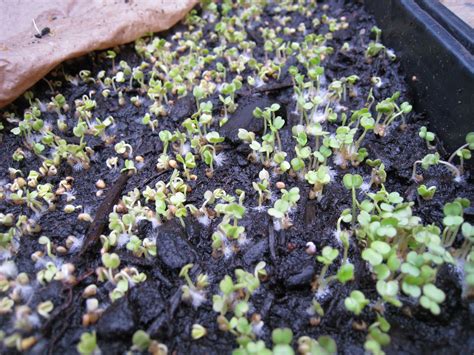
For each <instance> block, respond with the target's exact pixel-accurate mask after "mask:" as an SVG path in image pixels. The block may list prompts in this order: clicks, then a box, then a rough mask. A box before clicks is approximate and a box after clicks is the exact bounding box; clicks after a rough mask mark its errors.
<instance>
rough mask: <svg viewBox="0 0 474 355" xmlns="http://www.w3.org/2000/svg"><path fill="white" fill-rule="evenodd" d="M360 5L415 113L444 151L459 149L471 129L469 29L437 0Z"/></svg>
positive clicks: (378, 0)
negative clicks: (390, 55)
mask: <svg viewBox="0 0 474 355" xmlns="http://www.w3.org/2000/svg"><path fill="white" fill-rule="evenodd" d="M364 2H365V5H366V8H367V9H368V10H369V12H371V13H372V14H373V15H374V16H375V19H376V21H377V23H378V26H379V27H380V28H381V29H382V31H383V32H382V38H383V42H384V44H386V45H387V46H389V47H391V48H393V49H394V50H395V53H396V54H397V57H398V58H399V59H400V61H401V65H402V67H403V69H404V71H405V73H406V75H407V78H408V81H409V83H410V88H411V91H412V92H411V95H412V96H413V100H414V102H413V104H414V107H415V109H416V111H417V112H424V113H426V116H427V119H428V120H429V121H430V123H431V124H430V129H431V130H432V131H434V132H435V133H436V134H437V135H438V136H439V138H440V139H441V140H443V141H444V143H445V147H446V148H447V149H448V150H450V151H452V150H454V149H456V148H458V147H459V146H460V145H462V144H463V143H464V138H465V136H466V134H467V133H468V132H471V131H474V57H473V50H474V30H473V29H472V28H471V27H470V26H469V25H467V24H465V23H464V22H463V21H462V20H460V19H459V18H458V17H457V16H456V15H454V14H453V13H452V12H451V11H449V10H448V9H447V8H446V7H445V6H444V5H442V4H441V3H440V2H439V1H438V0H365V1H364ZM471 165H472V162H471Z"/></svg>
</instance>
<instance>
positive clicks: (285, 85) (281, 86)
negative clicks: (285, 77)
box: [254, 82, 293, 92]
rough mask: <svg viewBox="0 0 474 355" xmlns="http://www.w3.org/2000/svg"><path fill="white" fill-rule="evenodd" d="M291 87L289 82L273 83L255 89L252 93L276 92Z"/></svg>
mask: <svg viewBox="0 0 474 355" xmlns="http://www.w3.org/2000/svg"><path fill="white" fill-rule="evenodd" d="M292 86H293V84H292V83H291V82H282V83H275V84H269V85H265V86H262V87H259V88H256V89H255V90H254V92H268V91H278V90H282V89H287V88H291V87H292Z"/></svg>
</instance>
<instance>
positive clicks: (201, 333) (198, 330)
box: [191, 324, 207, 340]
mask: <svg viewBox="0 0 474 355" xmlns="http://www.w3.org/2000/svg"><path fill="white" fill-rule="evenodd" d="M206 334H207V329H206V328H204V327H203V326H202V325H201V324H193V327H192V330H191V337H192V338H193V339H194V340H198V339H201V338H202V337H205V336H206Z"/></svg>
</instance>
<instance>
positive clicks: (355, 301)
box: [344, 290, 369, 316]
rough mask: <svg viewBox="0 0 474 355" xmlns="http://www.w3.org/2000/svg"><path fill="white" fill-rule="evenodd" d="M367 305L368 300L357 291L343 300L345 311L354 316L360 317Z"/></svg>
mask: <svg viewBox="0 0 474 355" xmlns="http://www.w3.org/2000/svg"><path fill="white" fill-rule="evenodd" d="M368 304H369V300H368V299H367V298H365V296H364V294H363V293H362V292H361V291H359V290H354V291H352V292H351V294H350V296H349V297H346V299H345V300H344V306H345V307H346V309H347V310H348V311H350V312H352V313H354V314H355V315H356V316H358V315H360V314H361V313H362V311H363V309H364V308H365V306H367V305H368Z"/></svg>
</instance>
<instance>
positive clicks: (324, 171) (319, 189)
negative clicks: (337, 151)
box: [304, 165, 331, 201]
mask: <svg viewBox="0 0 474 355" xmlns="http://www.w3.org/2000/svg"><path fill="white" fill-rule="evenodd" d="M304 177H305V179H306V181H308V183H310V184H311V185H313V188H312V189H311V191H310V193H309V198H310V199H315V198H317V199H318V201H320V200H321V198H322V197H323V189H324V186H325V185H327V184H329V183H330V182H331V175H330V173H329V168H328V167H327V166H326V165H321V166H320V167H319V168H318V170H316V171H314V170H310V171H308V172H307V173H306V175H305V176H304Z"/></svg>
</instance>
